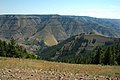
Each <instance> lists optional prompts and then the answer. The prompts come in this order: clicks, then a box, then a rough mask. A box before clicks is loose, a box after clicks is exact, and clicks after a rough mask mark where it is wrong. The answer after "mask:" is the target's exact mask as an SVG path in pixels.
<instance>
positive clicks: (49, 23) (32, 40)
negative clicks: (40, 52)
mask: <svg viewBox="0 0 120 80" xmlns="http://www.w3.org/2000/svg"><path fill="white" fill-rule="evenodd" d="M91 32H95V33H96V34H100V35H103V36H108V37H116V38H118V37H120V20H119V19H100V18H92V17H87V16H61V15H0V39H2V40H9V39H11V37H13V38H14V39H16V40H17V42H18V43H19V44H20V45H22V46H24V47H26V48H27V49H28V50H30V51H36V49H38V48H41V47H42V46H53V45H57V44H58V43H59V42H61V41H63V40H65V39H67V38H69V37H71V36H74V35H77V34H80V33H87V34H88V33H91Z"/></svg>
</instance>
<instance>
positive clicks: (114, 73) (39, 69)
mask: <svg viewBox="0 0 120 80" xmlns="http://www.w3.org/2000/svg"><path fill="white" fill-rule="evenodd" d="M111 79H113V80H120V66H101V65H83V64H67V63H57V62H48V61H42V60H30V59H18V58H17V59H15V58H1V57H0V80H111Z"/></svg>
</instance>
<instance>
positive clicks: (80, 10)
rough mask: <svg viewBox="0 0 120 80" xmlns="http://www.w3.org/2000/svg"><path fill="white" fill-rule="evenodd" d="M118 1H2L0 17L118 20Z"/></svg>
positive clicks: (0, 3)
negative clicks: (56, 15)
mask: <svg viewBox="0 0 120 80" xmlns="http://www.w3.org/2000/svg"><path fill="white" fill-rule="evenodd" d="M119 8H120V1H119V0H114V1H113V0H109V1H108V0H100V1H99V0H91V1H90V0H84V1H81V0H71V1H65V0H60V1H57V0H44V1H41V0H36V1H34V0H17V1H16V0H3V1H0V15H54V14H58V15H70V16H89V17H95V18H109V19H120V15H119V14H120V10H119Z"/></svg>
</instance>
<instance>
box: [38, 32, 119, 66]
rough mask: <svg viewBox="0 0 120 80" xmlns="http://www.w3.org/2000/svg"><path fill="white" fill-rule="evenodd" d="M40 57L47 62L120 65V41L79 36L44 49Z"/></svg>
mask: <svg viewBox="0 0 120 80" xmlns="http://www.w3.org/2000/svg"><path fill="white" fill-rule="evenodd" d="M39 55H40V56H41V58H42V59H45V60H53V61H62V62H69V63H83V64H108V65H110V64H112V65H114V64H120V63H119V61H120V39H119V38H109V37H104V36H101V35H96V34H87V35H85V34H78V35H76V36H72V37H70V38H68V39H67V40H65V41H63V42H61V43H59V44H58V45H55V46H52V47H49V48H46V49H44V50H43V51H42V52H41V53H40V54H39ZM107 59H108V60H107ZM106 60H107V61H106Z"/></svg>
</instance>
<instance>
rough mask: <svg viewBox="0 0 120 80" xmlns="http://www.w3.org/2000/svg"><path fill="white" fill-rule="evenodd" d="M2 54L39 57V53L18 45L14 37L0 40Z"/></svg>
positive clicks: (4, 55)
mask: <svg viewBox="0 0 120 80" xmlns="http://www.w3.org/2000/svg"><path fill="white" fill-rule="evenodd" d="M0 56H1V57H14V58H32V59H37V58H38V56H37V55H35V54H32V53H29V52H28V51H27V50H26V49H25V48H24V47H22V46H20V45H18V44H17V43H16V41H15V40H14V39H13V38H12V39H11V40H10V41H9V42H6V41H2V40H0Z"/></svg>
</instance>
